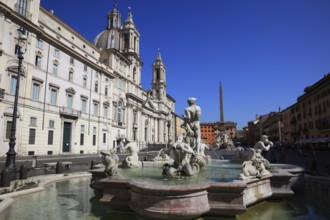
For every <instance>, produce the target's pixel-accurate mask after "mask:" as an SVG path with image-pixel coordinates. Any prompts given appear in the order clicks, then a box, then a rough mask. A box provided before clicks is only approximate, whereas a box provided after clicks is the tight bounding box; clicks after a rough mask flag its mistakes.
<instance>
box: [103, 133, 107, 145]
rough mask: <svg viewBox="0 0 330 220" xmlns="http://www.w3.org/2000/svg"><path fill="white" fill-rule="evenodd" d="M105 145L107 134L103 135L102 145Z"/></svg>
mask: <svg viewBox="0 0 330 220" xmlns="http://www.w3.org/2000/svg"><path fill="white" fill-rule="evenodd" d="M105 143H107V134H106V133H103V144H105Z"/></svg>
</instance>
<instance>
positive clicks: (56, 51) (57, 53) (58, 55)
mask: <svg viewBox="0 0 330 220" xmlns="http://www.w3.org/2000/svg"><path fill="white" fill-rule="evenodd" d="M54 56H55V57H57V58H60V51H59V49H55V50H54Z"/></svg>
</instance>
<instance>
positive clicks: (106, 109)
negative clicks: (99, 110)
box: [103, 105, 108, 118]
mask: <svg viewBox="0 0 330 220" xmlns="http://www.w3.org/2000/svg"><path fill="white" fill-rule="evenodd" d="M103 117H104V118H108V106H107V105H104V106H103Z"/></svg>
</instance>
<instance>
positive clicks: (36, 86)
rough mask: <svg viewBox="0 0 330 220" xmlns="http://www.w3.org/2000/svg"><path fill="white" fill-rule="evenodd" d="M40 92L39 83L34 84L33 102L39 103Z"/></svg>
mask: <svg viewBox="0 0 330 220" xmlns="http://www.w3.org/2000/svg"><path fill="white" fill-rule="evenodd" d="M39 91H40V84H39V83H37V82H33V85H32V100H35V101H39Z"/></svg>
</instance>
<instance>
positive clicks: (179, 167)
mask: <svg viewBox="0 0 330 220" xmlns="http://www.w3.org/2000/svg"><path fill="white" fill-rule="evenodd" d="M170 152H173V157H174V163H173V164H172V165H170V164H165V165H164V167H163V175H164V176H170V177H175V176H194V175H196V174H197V173H198V172H199V169H200V167H199V165H198V164H197V163H192V160H191V158H192V157H194V156H195V155H196V153H195V151H194V150H193V149H192V148H191V147H190V145H189V144H187V143H184V142H183V137H182V136H180V137H179V138H178V140H177V142H175V143H174V144H173V145H172V148H171V149H170Z"/></svg>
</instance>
